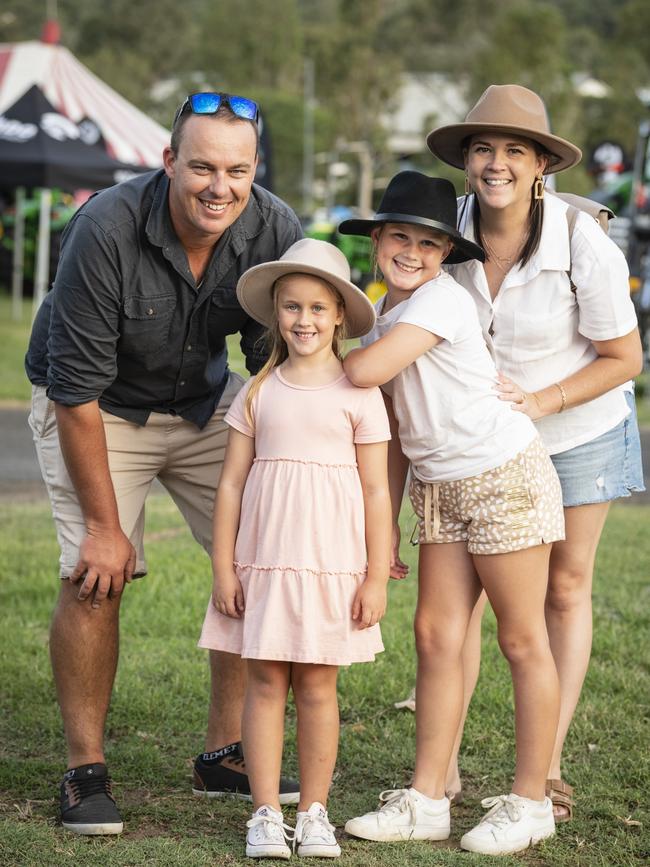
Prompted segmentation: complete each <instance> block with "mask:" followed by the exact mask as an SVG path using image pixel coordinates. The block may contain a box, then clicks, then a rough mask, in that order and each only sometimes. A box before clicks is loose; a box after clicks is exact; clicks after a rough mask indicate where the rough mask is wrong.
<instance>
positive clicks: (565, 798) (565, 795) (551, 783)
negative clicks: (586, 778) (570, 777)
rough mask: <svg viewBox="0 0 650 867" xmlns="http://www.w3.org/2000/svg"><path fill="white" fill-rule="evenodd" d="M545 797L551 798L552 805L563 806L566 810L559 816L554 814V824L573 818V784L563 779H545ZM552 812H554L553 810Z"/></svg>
mask: <svg viewBox="0 0 650 867" xmlns="http://www.w3.org/2000/svg"><path fill="white" fill-rule="evenodd" d="M546 797H547V798H550V799H551V802H552V804H553V807H563V808H564V809H565V810H566V813H563V814H562V815H561V816H555V824H556V825H559V824H560V823H561V822H570V821H571V819H572V818H573V806H574V801H573V786H570V785H569V784H568V783H565V782H564V780H547V781H546ZM553 813H554V814H555V810H554V811H553Z"/></svg>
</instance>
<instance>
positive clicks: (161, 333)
mask: <svg viewBox="0 0 650 867" xmlns="http://www.w3.org/2000/svg"><path fill="white" fill-rule="evenodd" d="M175 309H176V295H158V296H156V297H153V298H145V297H142V296H138V295H132V296H130V297H128V298H125V299H124V304H123V311H124V316H123V319H122V335H121V339H120V344H119V351H120V352H123V353H124V354H125V355H136V356H140V355H152V354H154V353H156V352H159V351H160V350H163V349H167V350H168V349H169V347H168V344H167V337H168V335H169V331H170V327H171V322H172V317H173V315H174V310H175Z"/></svg>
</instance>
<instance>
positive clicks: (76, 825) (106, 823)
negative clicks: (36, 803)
mask: <svg viewBox="0 0 650 867" xmlns="http://www.w3.org/2000/svg"><path fill="white" fill-rule="evenodd" d="M61 822H62V824H63V827H64V828H67V829H68V831H74V832H75V834H121V833H122V828H123V827H124V825H123V823H122V817H121V816H120V814H119V811H118V809H117V806H116V805H115V798H114V797H113V793H112V791H111V781H110V777H109V776H108V773H107V771H106V765H103V764H101V763H99V762H97V763H96V764H94V765H81V766H80V767H78V768H72V770H70V771H66V772H65V774H64V776H63V782H62V783H61Z"/></svg>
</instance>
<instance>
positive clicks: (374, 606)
mask: <svg viewBox="0 0 650 867" xmlns="http://www.w3.org/2000/svg"><path fill="white" fill-rule="evenodd" d="M385 613H386V582H385V581H384V580H381V579H380V580H377V579H372V578H366V580H365V581H364V582H363V584H362V585H361V587H359V589H358V590H357V593H356V596H355V597H354V602H353V603H352V619H353V620H357V621H358V622H359V628H360V629H367V628H368V627H369V626H374V625H375V623H379V621H380V620H381V618H382V617H383V616H384V614H385Z"/></svg>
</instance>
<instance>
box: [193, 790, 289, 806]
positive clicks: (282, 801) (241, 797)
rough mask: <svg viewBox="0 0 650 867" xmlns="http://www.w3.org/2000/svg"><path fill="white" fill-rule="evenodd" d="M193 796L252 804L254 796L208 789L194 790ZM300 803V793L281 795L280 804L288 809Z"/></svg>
mask: <svg viewBox="0 0 650 867" xmlns="http://www.w3.org/2000/svg"><path fill="white" fill-rule="evenodd" d="M192 794H193V795H196V796H197V797H198V798H239V800H240V801H248V802H249V803H252V801H253V796H252V795H245V794H244V793H242V792H211V791H208V790H207V789H192ZM299 801H300V792H285V793H284V794H283V795H280V804H281V806H283V807H286V806H288V805H290V804H297V803H298V802H299Z"/></svg>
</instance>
